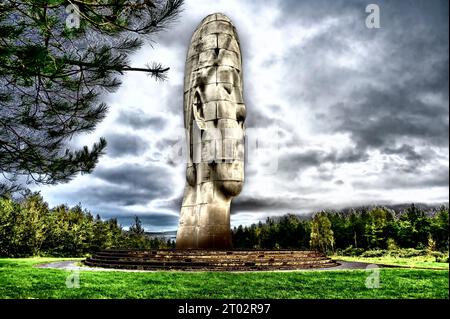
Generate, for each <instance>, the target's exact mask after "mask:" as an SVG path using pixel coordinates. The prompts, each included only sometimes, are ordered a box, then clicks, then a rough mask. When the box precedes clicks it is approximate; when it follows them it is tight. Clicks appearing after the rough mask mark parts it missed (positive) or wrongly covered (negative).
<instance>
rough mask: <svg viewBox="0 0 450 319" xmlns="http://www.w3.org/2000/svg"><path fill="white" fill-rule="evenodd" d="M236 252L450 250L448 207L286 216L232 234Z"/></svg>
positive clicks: (376, 208) (381, 208)
mask: <svg viewBox="0 0 450 319" xmlns="http://www.w3.org/2000/svg"><path fill="white" fill-rule="evenodd" d="M233 243H234V247H235V248H247V249H248V248H264V249H279V248H282V249H311V248H312V249H318V250H321V251H335V250H337V249H346V248H349V247H350V248H359V249H363V250H367V249H395V248H416V249H424V248H428V249H431V250H436V251H448V249H449V244H448V243H449V219H448V207H445V206H442V207H440V208H439V209H438V210H435V211H424V210H423V209H420V208H418V207H417V206H415V205H414V204H413V205H411V206H410V207H408V208H406V209H404V210H403V211H398V212H395V211H393V210H391V209H388V208H385V207H374V208H370V209H369V208H361V209H358V210H353V211H351V212H337V211H324V212H319V213H316V214H314V215H313V217H312V218H308V219H306V218H304V217H303V218H300V217H299V216H298V215H293V214H288V215H285V216H282V217H281V218H267V220H266V222H265V223H262V222H259V223H258V224H253V225H251V226H249V227H243V226H239V227H235V228H234V229H233Z"/></svg>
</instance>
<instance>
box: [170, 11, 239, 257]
mask: <svg viewBox="0 0 450 319" xmlns="http://www.w3.org/2000/svg"><path fill="white" fill-rule="evenodd" d="M183 104H184V125H185V128H186V132H187V136H186V137H187V143H188V150H189V152H188V153H189V156H188V157H189V158H188V163H187V169H186V187H185V191H184V196H183V202H182V207H181V214H180V222H179V227H178V231H177V242H176V247H177V249H229V248H231V246H232V244H231V231H230V204H231V200H232V198H233V197H235V196H237V195H238V194H239V193H240V192H241V190H242V186H243V183H244V148H245V147H244V120H245V114H246V111H245V105H244V101H243V95H242V59H241V51H240V46H239V39H238V36H237V33H236V29H235V27H234V26H233V24H232V23H231V21H230V19H229V18H228V17H226V16H225V15H223V14H221V13H215V14H211V15H209V16H207V17H206V18H204V19H203V21H202V22H201V24H200V25H199V26H198V27H197V29H196V30H195V32H194V34H193V35H192V38H191V43H190V47H189V50H188V53H187V59H186V67H185V76H184V102H183Z"/></svg>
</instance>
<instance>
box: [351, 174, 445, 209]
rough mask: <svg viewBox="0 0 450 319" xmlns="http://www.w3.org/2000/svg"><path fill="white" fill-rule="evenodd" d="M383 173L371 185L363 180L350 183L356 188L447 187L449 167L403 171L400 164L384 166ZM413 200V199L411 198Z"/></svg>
mask: <svg viewBox="0 0 450 319" xmlns="http://www.w3.org/2000/svg"><path fill="white" fill-rule="evenodd" d="M383 174H384V176H385V178H384V179H383V180H382V181H380V182H379V183H377V185H373V183H370V182H367V181H365V180H359V181H357V182H353V183H352V185H353V187H355V188H356V189H376V188H378V189H381V190H395V189H405V188H408V189H428V188H430V187H448V186H449V168H448V166H443V165H442V166H438V167H436V168H435V169H433V170H431V171H430V172H421V173H420V174H418V173H417V171H413V172H405V171H404V170H403V168H402V167H401V166H399V167H392V166H389V167H384V168H383ZM411 200H412V201H414V199H411Z"/></svg>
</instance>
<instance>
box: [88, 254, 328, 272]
mask: <svg viewBox="0 0 450 319" xmlns="http://www.w3.org/2000/svg"><path fill="white" fill-rule="evenodd" d="M84 263H85V264H86V265H87V266H92V267H103V268H117V269H136V270H208V271H243V270H289V269H291V270H292V269H305V268H325V267H334V266H336V265H337V264H336V263H335V262H334V261H332V260H331V259H330V258H327V257H325V256H324V255H322V254H320V253H318V252H314V251H300V250H297V251H296V250H233V251H214V250H151V251H148V250H123V249H121V250H102V251H99V252H98V253H96V254H95V255H94V256H92V257H91V258H88V259H86V260H85V261H84Z"/></svg>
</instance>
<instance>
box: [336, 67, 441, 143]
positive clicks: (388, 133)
mask: <svg viewBox="0 0 450 319" xmlns="http://www.w3.org/2000/svg"><path fill="white" fill-rule="evenodd" d="M444 72H445V71H444ZM415 88H417V85H414V83H411V85H409V86H408V89H406V88H398V89H395V86H394V87H393V90H392V91H390V92H383V91H380V90H377V89H373V88H367V89H364V90H360V91H359V92H355V93H354V95H353V100H354V101H361V102H360V103H358V102H355V103H351V104H347V105H342V104H340V105H335V107H333V108H332V109H333V110H334V111H333V115H332V116H333V117H334V121H333V124H332V126H333V127H334V128H335V129H337V130H339V131H344V132H349V133H350V134H351V135H352V137H353V139H354V140H355V142H356V143H357V144H358V145H359V146H360V147H363V148H364V147H374V148H380V147H383V146H385V145H392V144H394V143H395V142H396V140H397V139H398V138H402V137H403V138H404V137H406V138H408V137H409V138H417V139H422V140H426V141H428V142H429V143H431V144H433V145H437V146H444V145H448V103H447V104H446V105H444V104H443V105H437V106H436V105H429V104H426V103H423V102H422V101H420V100H418V99H417V97H415V95H416V92H420V91H419V90H416V91H414V89H415ZM424 93H425V92H424Z"/></svg>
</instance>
